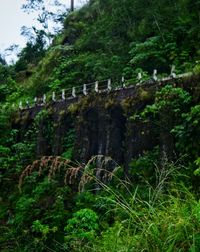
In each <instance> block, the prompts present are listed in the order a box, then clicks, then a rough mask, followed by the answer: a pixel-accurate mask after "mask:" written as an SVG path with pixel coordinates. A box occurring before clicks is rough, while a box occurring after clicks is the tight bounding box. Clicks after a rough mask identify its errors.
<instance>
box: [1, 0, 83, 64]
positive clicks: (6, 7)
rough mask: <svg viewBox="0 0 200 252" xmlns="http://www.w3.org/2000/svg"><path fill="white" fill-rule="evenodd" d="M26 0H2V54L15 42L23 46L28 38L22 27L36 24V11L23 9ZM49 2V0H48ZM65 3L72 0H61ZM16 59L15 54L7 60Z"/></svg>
mask: <svg viewBox="0 0 200 252" xmlns="http://www.w3.org/2000/svg"><path fill="white" fill-rule="evenodd" d="M25 2H26V0H0V54H2V53H3V52H4V50H5V49H6V48H8V47H9V46H11V45H13V44H17V45H19V46H20V47H21V48H23V47H24V46H25V44H26V42H27V40H26V39H25V38H24V37H23V36H22V35H20V33H21V27H22V26H27V27H32V26H33V25H35V24H36V15H37V14H36V13H35V14H34V13H31V14H27V13H24V11H23V10H22V9H21V6H22V5H23V4H24V3H25ZM46 2H48V0H46ZM60 2H61V3H63V4H65V5H69V4H70V0H60ZM83 2H84V1H83V0H75V7H78V6H80V5H81V4H83ZM12 58H13V59H14V60H15V58H16V57H15V56H14V55H11V56H9V57H8V56H7V57H6V60H8V61H11V59H12Z"/></svg>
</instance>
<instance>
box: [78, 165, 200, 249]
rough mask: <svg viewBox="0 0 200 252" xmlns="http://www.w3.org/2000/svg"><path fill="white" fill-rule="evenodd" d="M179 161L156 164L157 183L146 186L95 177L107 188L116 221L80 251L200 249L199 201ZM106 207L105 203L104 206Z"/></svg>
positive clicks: (117, 179) (108, 209) (110, 206)
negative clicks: (107, 180) (184, 179)
mask: <svg viewBox="0 0 200 252" xmlns="http://www.w3.org/2000/svg"><path fill="white" fill-rule="evenodd" d="M179 168H180V167H178V166H177V165H175V164H173V163H170V164H169V163H167V162H166V164H165V165H164V166H162V168H160V169H159V167H158V166H156V169H155V176H156V184H155V185H154V186H152V185H150V184H149V183H148V182H147V183H146V186H145V187H143V190H144V193H145V194H146V193H147V192H148V193H147V194H148V197H147V196H143V192H142V191H141V189H140V186H134V184H133V183H132V182H131V181H123V180H121V179H119V178H117V177H116V176H115V175H113V174H112V176H113V177H114V179H115V180H116V181H118V183H117V184H116V183H115V186H114V187H112V186H110V185H108V184H105V183H103V182H102V181H100V180H98V179H97V178H94V179H95V180H96V182H97V183H98V184H99V185H100V186H101V187H102V188H103V190H104V191H106V192H107V195H106V196H103V197H104V200H105V201H104V202H106V204H107V206H106V208H107V212H106V213H105V215H104V218H106V217H105V216H106V214H110V213H112V215H113V218H114V219H115V221H114V223H113V224H112V225H111V226H110V227H109V228H107V229H106V230H104V231H103V232H102V233H100V234H99V236H98V237H97V238H96V239H95V240H94V242H93V244H92V245H91V244H87V245H86V246H85V247H84V248H79V249H78V251H99V252H104V251H105V252H107V251H110V252H115V251H116V252H119V251H121V252H122V251H123V252H129V251H152V252H157V251H158V252H159V251H163V252H166V251H167V252H174V251H190V252H197V251H200V202H199V201H198V200H197V199H196V198H195V195H194V194H193V193H192V192H190V190H189V189H188V188H186V187H185V186H184V185H183V183H181V182H179V181H181V180H182V177H183V173H180V172H179ZM104 207H105V206H104Z"/></svg>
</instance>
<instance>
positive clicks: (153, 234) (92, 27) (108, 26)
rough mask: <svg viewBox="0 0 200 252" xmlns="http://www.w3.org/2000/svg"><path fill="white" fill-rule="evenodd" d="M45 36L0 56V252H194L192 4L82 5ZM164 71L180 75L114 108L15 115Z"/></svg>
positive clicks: (196, 162) (89, 104) (197, 62)
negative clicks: (101, 84) (44, 100)
mask: <svg viewBox="0 0 200 252" xmlns="http://www.w3.org/2000/svg"><path fill="white" fill-rule="evenodd" d="M39 3H40V1H39ZM45 39H46V38H45V33H44V31H42V30H40V31H39V30H38V31H36V37H35V40H33V41H29V42H28V43H27V44H26V47H25V48H23V49H22V51H21V52H20V53H19V55H18V60H17V62H16V63H13V64H10V65H8V64H7V63H6V62H5V61H4V59H3V58H2V57H0V232H1V235H0V251H2V252H10V251H14V252H15V251H16V252H26V251H27V252H40V251H44V252H46V251H56V252H60V251H82V252H87V251H94V252H107V251H110V252H119V251H123V252H130V251H131V252H132V251H138V252H139V251H150V252H166V251H168V252H172V251H173V252H174V251H177V252H197V251H200V198H199V195H200V190H199V188H200V187H199V186H200V151H199V150H200V134H199V132H200V105H199V102H200V85H199V83H200V45H199V41H200V1H199V0H173V1H172V0H165V1H164V0H90V1H88V3H87V4H85V5H84V6H83V7H82V8H80V9H79V10H75V11H72V12H69V13H67V14H66V15H65V18H64V21H63V28H62V30H61V31H60V32H59V33H57V34H56V35H55V36H54V37H53V39H52V43H50V45H49V46H47V43H46V40H45ZM172 66H175V72H176V74H181V73H188V72H190V73H191V76H190V77H186V78H183V79H181V80H177V79H173V78H172V79H171V80H170V81H168V82H167V85H163V87H161V85H160V86H159V85H157V86H156V87H154V88H155V89H153V91H152V89H151V88H148V87H147V88H145V87H142V86H141V87H140V86H137V92H136V93H134V92H133V94H134V95H133V96H131V95H130V97H128V98H127V97H126V98H123V97H120V98H119V99H118V100H116V99H115V98H116V97H117V95H115V94H114V95H112V94H111V95H110V96H109V95H107V96H106V95H105V97H104V94H103V95H102V96H99V97H97V96H95V95H91V96H87V97H85V98H83V99H82V100H80V101H79V103H74V104H71V105H70V106H68V107H67V106H66V107H64V108H63V107H62V106H60V107H59V104H58V105H57V110H56V109H55V110H54V107H53V105H52V106H46V107H45V108H44V109H41V111H40V110H38V111H37V109H38V107H36V109H35V110H33V113H32V114H31V112H30V113H29V111H25V112H24V111H23V110H22V111H20V110H19V109H18V104H19V102H20V101H22V102H23V104H25V102H26V101H29V103H30V104H31V103H32V102H33V99H34V98H35V97H42V96H43V94H47V97H48V96H50V95H51V94H52V92H55V93H56V95H58V94H61V90H62V89H65V90H68V89H71V88H72V87H80V86H81V85H83V84H85V83H91V82H92V83H93V82H95V81H101V80H108V79H111V80H112V85H113V86H114V85H118V84H119V83H120V82H121V78H122V76H123V77H124V78H125V83H126V86H129V85H134V84H136V83H137V82H138V80H137V76H138V73H139V72H140V73H142V78H143V79H142V80H149V79H151V77H152V73H153V71H154V69H157V70H158V77H159V78H162V77H166V76H169V75H170V71H171V68H172ZM152 83H153V84H152ZM151 84H152V85H154V84H155V82H153V80H152V81H151ZM154 91H155V92H154ZM130 92H131V91H130ZM126 94H127V93H126ZM119 96H120V95H119ZM57 97H58V96H57ZM63 106H64V105H63ZM35 111H36V112H35ZM34 113H35V114H34ZM33 114H34V118H32V117H31V116H33ZM101 119H102V120H101ZM102 129H103V130H102ZM105 129H106V130H105ZM118 129H119V132H120V134H121V135H120V134H118V131H117V130H118ZM125 129H126V132H125ZM102 131H103V133H105V135H103V133H102ZM104 131H105V132H104ZM107 131H108V132H107ZM98 134H99V135H100V136H98V137H99V138H101V134H102V136H103V137H102V139H100V140H102V142H98V141H96V140H95V141H96V142H95V141H93V139H94V138H95V137H96V135H98ZM61 136H62V137H61ZM117 136H119V137H121V139H122V140H121V139H120V141H121V145H120V148H121V149H120V150H119V149H118V145H117V143H118V142H117V140H118V139H117ZM60 138H62V139H61V141H60V142H59V140H58V139H60ZM99 138H98V139H99ZM95 139H96V138H95ZM141 139H142V140H143V142H141ZM154 142H155V144H154ZM90 143H92V144H93V146H92V147H91V149H94V150H97V151H96V154H97V155H94V156H90V157H89V158H88V157H86V154H85V153H86V151H87V148H89V147H90V146H89V145H90ZM102 143H105V146H107V145H108V146H109V147H110V145H112V146H111V147H113V149H114V152H115V155H116V156H117V155H118V153H119V154H120V155H121V156H123V157H122V158H121V159H120V160H122V161H120V162H121V163H120V164H119V163H117V162H116V160H113V157H112V156H104V155H103V154H102V153H101V152H100V151H101V149H102V148H103V147H102V146H101V144H102ZM110 143H111V144H110ZM109 144H110V145H109ZM143 144H144V146H143ZM153 144H154V146H153ZM96 145H98V146H96ZM146 145H148V146H149V145H150V146H151V147H152V146H153V148H149V149H147V148H146ZM80 146H83V147H84V148H83V149H82V150H80V149H78V147H80ZM138 146H139V147H140V149H142V148H143V149H142V151H141V152H140V153H137V155H136V154H133V153H136V151H135V150H137V149H139V147H138ZM54 147H55V148H54ZM56 148H57V149H58V150H57V149H56ZM55 149H56V150H55ZM106 151H107V152H108V153H109V151H110V149H109V148H107V150H106ZM120 151H121V152H120ZM134 151H135V152H134ZM38 153H39V154H38ZM55 153H57V154H55ZM110 153H112V152H111V151H110ZM121 156H120V157H121ZM130 160H131V161H130ZM129 161H130V162H129Z"/></svg>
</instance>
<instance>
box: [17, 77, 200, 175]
mask: <svg viewBox="0 0 200 252" xmlns="http://www.w3.org/2000/svg"><path fill="white" fill-rule="evenodd" d="M172 83H173V84H174V85H176V86H181V87H183V88H185V89H186V90H187V91H190V93H191V94H192V95H193V97H194V100H195V103H196V102H197V100H198V101H199V99H200V95H199V89H198V90H196V89H195V87H197V86H198V83H199V79H198V78H196V79H195V78H193V79H188V80H182V81H181V82H180V81H177V80H176V81H174V82H172V81H170V84H172ZM165 84H168V83H155V82H151V83H146V84H145V85H142V86H137V87H136V86H134V87H130V88H127V89H121V90H113V91H111V92H109V93H100V94H91V95H89V96H86V97H77V98H75V99H71V100H65V101H60V102H52V103H51V104H48V105H46V106H45V107H41V106H37V107H34V108H31V109H26V110H21V111H20V112H18V113H17V114H16V116H15V118H14V121H13V127H14V128H17V129H20V131H19V132H20V134H19V139H23V135H24V134H25V132H26V131H27V130H28V129H30V128H31V127H33V125H34V123H35V122H34V121H35V118H36V117H37V115H38V114H39V112H40V111H42V110H45V111H46V112H47V116H46V117H44V118H41V119H40V120H39V122H37V123H38V125H37V127H38V129H37V137H36V138H37V139H36V142H37V144H36V154H37V156H43V155H61V154H62V153H63V152H64V151H65V149H66V146H65V144H66V139H67V136H68V135H69V132H70V131H71V130H72V129H73V132H74V139H73V145H74V158H75V160H78V161H80V162H87V161H88V160H89V159H90V158H91V157H92V156H94V155H105V156H109V157H111V158H112V159H113V160H115V161H116V162H117V163H118V164H124V166H125V171H126V172H127V173H128V170H127V167H128V164H129V163H130V161H131V160H132V159H133V158H137V157H139V156H140V155H142V154H144V152H145V151H148V150H151V149H152V148H154V147H155V146H156V145H158V144H160V145H161V147H162V146H164V147H165V149H166V151H168V150H169V151H170V152H171V150H173V144H174V143H173V139H172V136H171V135H170V131H169V130H167V128H165V130H160V129H158V128H157V127H156V125H154V124H153V122H151V121H149V122H145V123H144V122H142V121H140V120H139V119H138V120H131V117H132V116H133V115H134V114H135V113H136V112H139V111H142V110H143V108H144V107H145V106H146V105H147V104H152V103H153V101H154V97H155V93H156V91H157V90H158V89H159V88H160V87H161V86H163V85H165ZM188 85H190V88H189V89H188ZM194 94H195V95H194ZM161 120H162V121H163V125H164V124H166V126H167V125H168V122H169V118H168V119H167V117H165V116H164V117H162V118H161ZM166 120H167V121H168V122H166ZM161 149H162V148H161ZM169 155H171V153H169Z"/></svg>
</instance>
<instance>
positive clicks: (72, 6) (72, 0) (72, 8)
mask: <svg viewBox="0 0 200 252" xmlns="http://www.w3.org/2000/svg"><path fill="white" fill-rule="evenodd" d="M71 11H74V0H71Z"/></svg>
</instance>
